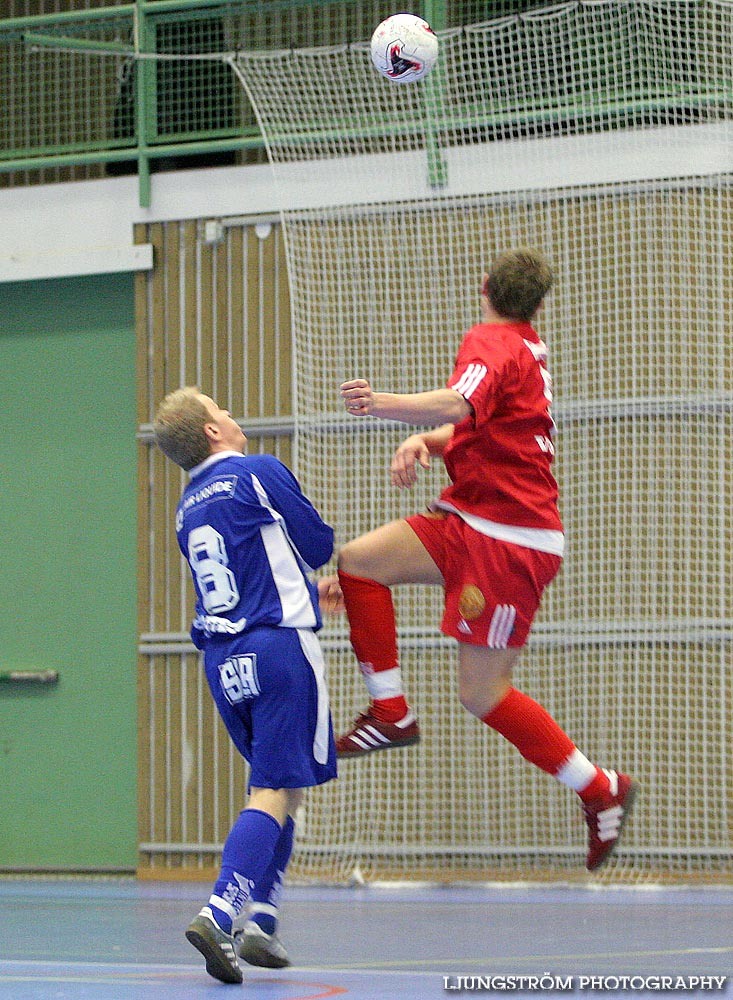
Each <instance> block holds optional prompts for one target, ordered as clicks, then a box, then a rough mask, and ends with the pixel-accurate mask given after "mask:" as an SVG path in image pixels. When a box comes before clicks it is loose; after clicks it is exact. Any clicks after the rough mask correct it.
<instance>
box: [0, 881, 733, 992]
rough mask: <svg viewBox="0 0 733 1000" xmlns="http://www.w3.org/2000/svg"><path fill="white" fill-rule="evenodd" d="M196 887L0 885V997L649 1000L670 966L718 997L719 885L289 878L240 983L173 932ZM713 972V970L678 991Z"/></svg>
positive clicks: (729, 893)
mask: <svg viewBox="0 0 733 1000" xmlns="http://www.w3.org/2000/svg"><path fill="white" fill-rule="evenodd" d="M207 894H208V886H207V885H202V884H195V883H182V884H178V883H163V882H161V883H149V882H137V881H134V880H132V879H131V880H109V881H100V880H89V881H78V880H63V879H53V880H47V881H46V880H33V881H28V882H26V881H23V880H20V879H17V878H13V879H6V880H3V879H0V1000H172V998H175V1000H201V998H214V997H220V998H222V997H224V996H231V997H240V998H241V1000H317V998H326V997H338V996H340V997H344V998H346V1000H432V998H435V997H443V998H450V997H452V996H455V997H458V998H465V997H467V996H468V995H471V994H473V995H479V994H481V993H483V994H484V995H486V994H487V993H500V992H505V991H506V987H507V985H508V984H513V985H512V988H511V993H512V995H513V996H515V997H520V996H532V997H538V996H540V995H541V994H542V993H543V992H560V993H567V994H569V995H573V996H585V995H588V996H592V995H598V997H599V1000H600V998H604V1000H609V998H611V997H616V996H618V997H621V996H625V997H629V996H634V997H642V996H643V997H647V996H649V997H651V996H655V997H659V996H660V989H659V986H660V985H662V986H664V980H663V979H662V978H661V977H670V978H673V979H675V985H676V986H677V987H678V991H677V992H676V993H675V996H676V997H678V996H680V995H681V991H680V990H679V986H680V983H679V982H677V981H676V977H678V976H680V977H687V978H686V980H685V985H686V986H687V989H686V990H685V991H684V995H685V996H697V995H703V994H704V995H706V996H710V995H711V994H712V995H717V996H727V997H728V998H729V1000H733V885H732V886H730V887H728V888H723V889H721V888H706V889H679V888H671V889H655V888H648V887H646V888H635V889H634V888H629V889H616V888H613V889H610V888H603V889H585V888H565V887H558V888H555V887H552V888H547V887H541V888H515V887H506V888H504V887H500V888H495V887H485V888H484V887H472V888H468V887H458V888H443V887H437V888H434V889H427V888H399V889H398V888H394V889H393V888H375V887H365V888H361V887H360V888H352V889H346V888H344V889H339V888H305V887H298V886H293V887H289V888H288V889H287V892H286V898H285V901H284V915H283V922H282V928H281V931H282V937H283V938H284V940H285V943H286V945H287V948H288V950H289V952H290V956H291V959H292V960H293V963H294V964H293V966H292V967H291V968H289V969H284V970H282V971H270V970H266V969H254V968H252V967H250V966H244V973H245V979H244V983H243V984H242V985H241V986H225V985H223V984H221V983H218V982H217V981H215V980H213V979H211V978H210V977H209V976H207V975H206V972H205V971H204V967H203V961H202V960H201V957H200V956H199V954H198V953H197V952H196V951H195V950H194V949H193V948H192V947H191V946H190V945H189V944H188V942H187V941H186V940H185V938H184V936H183V931H184V930H185V928H186V926H187V924H188V922H189V921H190V919H191V917H192V916H193V915H195V913H196V912H197V910H198V908H199V906H200V905H201V904H202V903H203V902H204V901H205V898H206V896H207ZM552 976H555V977H559V980H558V983H557V985H558V989H556V990H549V989H548V986H549V985H551V979H550V978H549V977H552ZM584 976H585V977H596V980H595V987H594V986H593V984H592V983H590V984H589V983H588V982H587V980H584V979H582V977H584ZM716 976H717V977H727V978H726V980H725V981H724V982H722V983H721V982H718V981H714V982H711V983H709V984H707V985H709V986H710V988H709V989H705V990H702V989H698V988H693V987H696V981H695V977H710V979H711V980H712V977H716ZM457 977H477V978H473V979H470V978H469V979H464V980H462V981H461V980H460V979H458V978H457ZM520 977H524V978H520ZM529 977H534V981H532V980H531V979H530V978H529ZM620 977H628V978H627V980H626V982H624V981H623V980H622V979H621V978H620ZM617 980H618V982H617ZM502 984H504V985H503V986H502ZM698 985H699V984H698ZM703 985H706V984H705V983H703ZM459 987H460V988H459ZM533 987H534V988H533Z"/></svg>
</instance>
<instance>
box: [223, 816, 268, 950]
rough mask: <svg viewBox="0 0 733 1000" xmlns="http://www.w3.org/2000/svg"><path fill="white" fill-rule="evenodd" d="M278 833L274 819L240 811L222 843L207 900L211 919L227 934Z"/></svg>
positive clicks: (259, 874) (262, 872) (266, 859)
mask: <svg viewBox="0 0 733 1000" xmlns="http://www.w3.org/2000/svg"><path fill="white" fill-rule="evenodd" d="M281 832H282V831H281V827H280V824H279V823H278V822H277V820H276V819H275V818H274V816H270V814H269V813H265V812H262V811H261V810H259V809H243V810H242V812H241V813H240V814H239V816H238V817H237V821H236V822H235V824H234V826H233V827H232V829H231V831H230V833H229V836H228V837H227V839H226V843H225V844H224V851H223V853H222V858H221V872H220V873H219V878H218V879H217V880H216V884H215V885H214V890H213V892H212V894H211V896H210V898H209V907H210V908H211V912H212V914H213V916H214V920H216V922H217V924H218V925H219V926H220V927H221V929H222V930H223V931H225V932H226V933H227V934H231V932H232V921H233V920H234V918H235V917H236V916H237V915H238V914H239V912H240V911H241V910H242V908H243V907H244V905H245V904H246V903H247V901H248V900H249V898H250V895H251V893H252V889H253V887H254V886H255V885H256V884H257V883H258V882H259V881H260V879H262V877H263V875H264V873H265V872H266V871H267V868H268V867H269V865H270V863H271V861H272V856H273V853H274V851H275V847H276V845H277V843H278V841H279V840H280V834H281Z"/></svg>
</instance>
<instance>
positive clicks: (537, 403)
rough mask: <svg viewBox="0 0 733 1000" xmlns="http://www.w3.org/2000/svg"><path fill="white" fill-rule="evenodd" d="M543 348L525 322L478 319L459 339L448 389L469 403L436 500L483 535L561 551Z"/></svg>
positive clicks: (448, 449)
mask: <svg viewBox="0 0 733 1000" xmlns="http://www.w3.org/2000/svg"><path fill="white" fill-rule="evenodd" d="M546 358H547V348H546V347H545V345H544V344H543V343H542V341H541V340H540V338H539V337H538V336H537V333H536V332H535V330H534V329H533V328H532V326H530V324H529V323H522V322H516V323H510V324H501V323H491V324H489V323H479V324H478V325H477V326H474V327H472V328H471V329H470V330H469V331H468V333H467V334H466V335H465V337H464V338H463V342H462V343H461V346H460V348H459V350H458V356H457V358H456V364H455V369H454V371H453V374H452V375H451V377H450V379H449V380H448V383H447V384H448V388H450V389H455V390H456V391H457V392H459V393H460V394H461V395H462V396H463V397H464V399H465V400H466V401H467V402H468V403H470V405H471V406H472V407H473V411H474V412H473V414H469V416H467V417H465V418H464V419H463V420H462V421H461V422H460V423H458V424H456V426H455V429H454V432H453V436H452V438H451V440H450V442H449V444H448V446H447V447H446V450H445V453H444V455H443V459H444V461H445V466H446V469H447V470H448V474H449V476H450V478H451V485H450V486H448V487H446V489H445V490H443V492H442V493H441V495H440V498H439V500H438V501H436V503H435V506H436V507H440V508H443V509H448V510H453V511H455V512H456V513H458V514H460V515H461V517H463V518H464V520H466V521H467V522H468V523H469V524H471V525H472V527H474V528H476V529H477V530H478V531H481V532H482V533H483V534H486V535H491V536H492V537H495V538H501V539H503V540H504V541H510V542H515V543H516V544H518V545H524V546H526V547H528V548H535V549H539V550H541V551H544V552H554V553H555V554H557V555H562V553H563V535H562V522H561V520H560V514H559V512H558V508H557V494H558V491H557V483H556V482H555V478H554V476H553V474H552V471H551V466H552V460H553V457H554V453H555V448H554V444H553V438H554V434H555V424H554V423H553V420H552V416H551V414H550V404H551V402H552V380H551V378H550V375H549V372H548V371H547V368H546V364H545V362H546Z"/></svg>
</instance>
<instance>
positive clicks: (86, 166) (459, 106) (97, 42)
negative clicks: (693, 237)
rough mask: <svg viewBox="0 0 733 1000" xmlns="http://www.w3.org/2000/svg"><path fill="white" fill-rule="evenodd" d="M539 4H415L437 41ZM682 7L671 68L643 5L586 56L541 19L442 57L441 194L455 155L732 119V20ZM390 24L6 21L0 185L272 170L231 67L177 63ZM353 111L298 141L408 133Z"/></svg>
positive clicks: (370, 7)
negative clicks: (59, 176)
mask: <svg viewBox="0 0 733 1000" xmlns="http://www.w3.org/2000/svg"><path fill="white" fill-rule="evenodd" d="M82 2H86V0H70V4H71V3H82ZM110 3H111V0H110ZM542 5H543V3H542V0H532V2H526V0H525V2H521V0H494V2H491V3H481V2H479V0H456V2H451V3H448V2H447V0H414V2H412V3H411V4H410V5H409V6H410V7H411V9H412V10H414V11H415V12H416V13H419V14H422V15H423V16H424V17H425V18H426V19H427V20H429V21H430V23H431V24H432V25H433V27H434V28H435V29H436V30H438V31H439V30H441V29H443V28H451V27H455V26H457V25H461V24H471V23H475V22H486V21H489V20H491V19H492V18H496V17H497V16H499V15H501V16H502V17H503V16H504V15H506V14H517V13H519V12H520V11H526V10H527V9H529V8H537V7H540V6H542ZM569 6H570V7H572V5H569ZM578 6H579V7H581V6H582V5H578ZM588 6H589V7H593V9H596V8H595V7H594V5H588ZM699 6H700V11H701V15H700V16H702V14H704V13H705V11H704V10H703V8H704V6H705V5H703V4H700V5H699ZM683 7H684V9H686V7H687V5H682V6H681V7H680V8H679V9H680V11H681V14H680V17H679V19H675V18H673V17H670V18H668V19H667V20H668V21H669V23H667V20H664V21H660V23H659V24H658V25H655V27H654V32H655V34H654V45H655V47H657V48H659V49H660V52H661V56H660V57H659V58H660V60H661V61H660V62H659V65H657V64H656V62H655V61H654V59H653V58H652V56H653V52H650V51H648V50H647V49H648V46H647V49H645V48H644V46H640V47H639V51H638V52H637V53H636V56H634V52H635V51H636V50H635V46H634V45H632V44H631V43H630V36H629V31H630V30H632V29H630V28H629V24H628V23H626V21H624V20H623V18H622V14H623V12H624V11H628V10H632V11H633V10H634V9H635V8H633V5H614V4H608V5H602V6H601V7H599V8H598V9H599V10H605V11H606V12H607V15H608V24H607V30H605V31H604V32H603V34H602V35H601V36H600V41H599V36H595V37H594V39H591V40H590V42H589V40H588V38H587V37H586V34H587V33H586V32H585V29H584V22H583V20H582V18H580V19H579V20H578V22H577V24H575V25H572V24H571V25H570V26H568V25H567V24H565V23H564V25H563V30H562V32H561V33H559V34H558V35H557V37H554V36H553V34H552V31H553V24H554V23H555V18H554V17H552V16H551V17H549V18H547V17H546V16H545V14H544V12H543V14H542V16H541V18H539V19H538V20H537V22H536V23H537V25H539V29H538V30H540V29H541V31H542V32H544V34H542V36H540V35H539V34H534V35H533V31H534V28H533V26H532V20H533V19H532V18H527V19H520V18H506V19H505V20H506V21H508V22H511V23H509V24H508V26H507V25H504V26H503V27H499V28H498V30H499V31H505V34H504V35H502V36H501V38H500V41H499V42H497V41H496V39H497V38H499V36H498V35H497V36H496V37H495V38H493V39H492V40H484V43H483V46H482V48H481V50H480V53H475V54H471V51H470V49H469V47H468V45H466V47H465V48H464V49H462V59H463V62H462V64H461V65H460V67H459V71H454V72H452V73H448V72H447V71H446V67H445V65H444V60H441V61H439V63H438V66H437V67H436V69H435V70H434V71H433V74H431V77H430V78H429V79H428V80H427V81H426V84H425V88H424V97H425V112H426V115H427V128H426V152H427V158H428V172H429V179H430V183H431V184H433V185H434V186H435V187H440V186H442V185H444V184H445V183H446V179H447V174H446V162H445V157H444V150H445V148H446V147H448V146H451V145H465V144H467V143H471V142H482V141H491V140H496V139H506V138H513V137H518V136H542V135H552V134H580V133H585V132H589V131H605V130H613V129H617V128H638V127H641V126H645V125H660V124H683V123H697V122H703V121H721V120H725V119H730V118H731V117H733V82H732V80H731V72H730V65H731V59H732V58H733V57H732V56H731V53H730V50H731V43H730V38H731V37H733V23H732V21H733V15H732V14H731V11H732V10H733V8H730V7H728V6H720V7H718V6H716V7H715V8H714V10H713V9H712V8H711V11H712V13H710V12H709V16H708V21H706V22H705V23H706V24H707V29H706V30H707V32H708V34H707V35H706V36H705V39H706V40H705V44H702V42H700V41H699V40H697V41H696V37H697V36H694V35H693V34H691V32H690V31H689V30H687V29H688V26H687V24H686V22H685V20H684V9H683ZM638 9H639V10H642V11H643V10H646V6H645V5H640V6H639V8H638ZM669 9H670V11H672V12H673V13H674V12H675V11H677V9H678V8H677V7H676V6H675V5H670V8H669ZM713 13H714V18H713ZM383 14H384V4H383V0H134V2H120V3H118V4H117V5H109V4H107V5H102V6H98V7H94V8H92V9H87V8H84V9H73V10H67V11H64V12H55V13H51V14H41V15H37V16H35V17H22V18H20V17H18V18H11V19H6V20H0V93H2V94H3V101H2V102H0V183H2V182H3V181H9V182H11V183H13V182H19V183H28V182H29V178H26V177H24V176H23V175H24V174H25V173H30V174H33V177H32V178H30V180H35V179H38V177H39V175H41V174H43V172H44V171H54V170H55V171H56V172H57V173H58V172H61V171H67V170H68V169H69V168H75V169H76V170H77V171H79V170H82V171H84V170H88V171H93V170H94V169H97V170H100V169H103V170H104V171H105V172H107V173H110V174H116V173H121V172H123V171H124V172H128V173H133V172H134V173H137V176H138V179H139V199H140V203H141V205H143V206H147V205H149V204H150V193H151V172H153V171H155V170H156V169H165V168H166V167H171V166H179V165H186V164H188V165H191V166H193V165H204V163H206V164H210V163H214V162H219V163H221V162H251V161H261V160H263V159H264V143H263V139H262V136H261V134H260V131H259V128H258V125H257V121H256V118H255V114H254V111H253V109H252V108H251V106H250V104H249V101H248V99H247V96H246V94H245V91H244V88H243V87H241V86H240V85H239V83H238V81H237V79H236V76H235V74H234V73H233V72H232V70H231V68H230V66H228V65H227V64H226V63H225V62H224V61H223V60H222V59H219V60H216V59H214V60H212V59H209V60H204V59H195V58H194V59H186V60H180V59H165V56H166V55H168V56H180V55H188V56H194V57H195V56H202V55H205V54H211V53H220V54H221V53H227V52H234V51H257V50H264V49H267V50H274V51H280V50H282V49H296V48H312V47H314V46H321V45H336V46H338V45H341V44H343V43H345V42H353V41H359V40H362V41H363V40H366V39H368V38H369V36H370V34H371V31H372V30H373V28H374V25H375V24H376V23H378V21H379V20H380V19H381V17H382V16H383ZM617 14H618V21H617V20H616V15H617ZM711 18H712V19H711ZM708 22H709V23H708ZM497 23H498V22H497ZM525 29H526V30H525ZM492 30H493V25H492ZM708 35H709V37H708ZM468 37H469V36H467V38H468ZM470 37H475V34H474V35H471V36H470ZM700 37H703V36H702V35H701V36H700ZM537 45H539V47H540V51H541V58H538V57H537V53H536V52H535V49H534V48H533V46H537ZM632 50H633V51H632ZM655 51H656V48H655ZM146 55H149V56H150V57H151V58H145V56H146ZM161 55H162V56H163V59H160V58H159V56H161ZM530 65H531V66H532V67H533V73H534V74H535V75H534V76H532V77H531V78H530V79H529V82H528V81H527V79H525V75H526V74H524V72H523V70H524V68H525V67H527V66H530ZM471 74H475V75H476V80H475V81H474V84H475V85H473V87H472V86H471V82H472V77H471ZM482 81H483V82H485V81H490V82H491V84H492V87H491V88H487V87H485V86H484V83H483V82H482ZM489 89H490V90H491V97H490V99H489V98H488V97H487V93H488V90H489ZM340 114H341V112H340V110H339V107H338V106H336V107H335V108H334V109H329V111H328V114H327V115H326V117H325V118H324V116H323V115H320V114H316V113H314V114H313V115H312V118H313V120H312V121H311V120H308V119H307V118H305V117H304V118H301V119H300V120H299V123H298V133H297V135H295V136H288V137H287V139H288V141H289V142H300V143H304V144H307V143H312V144H313V146H314V148H315V149H317V148H318V145H319V143H326V144H327V142H328V140H329V138H330V137H331V136H332V135H333V134H334V133H335V132H338V133H339V134H343V130H344V129H354V138H355V139H357V140H358V142H359V143H362V144H363V146H364V148H365V149H376V148H378V143H379V141H380V139H382V138H384V139H385V140H389V137H390V136H391V135H394V134H398V135H399V133H400V131H401V130H403V129H404V124H405V123H404V121H403V120H401V119H400V120H397V118H396V117H395V116H394V114H392V113H391V112H389V113H388V112H387V111H386V110H385V109H384V108H376V109H375V113H374V115H373V116H372V115H371V114H367V115H366V116H363V117H362V119H361V121H360V122H359V124H358V125H356V127H355V126H354V125H353V123H352V122H351V120H350V119H348V118H347V119H344V120H341V118H340ZM370 144H371V145H370ZM305 152H306V153H307V151H305ZM16 175H20V176H19V179H18V178H17V177H16ZM41 179H44V180H45V179H46V178H45V177H43V176H41Z"/></svg>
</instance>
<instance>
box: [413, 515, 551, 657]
mask: <svg viewBox="0 0 733 1000" xmlns="http://www.w3.org/2000/svg"><path fill="white" fill-rule="evenodd" d="M406 520H407V523H408V524H409V525H410V527H411V528H412V530H413V531H414V532H415V534H416V535H417V536H418V538H419V539H420V541H421V542H422V543H423V545H424V546H425V548H426V549H427V550H428V552H429V554H430V557H431V558H432V560H433V562H434V563H435V565H436V566H437V567H438V569H439V570H440V572H441V573H442V574H443V579H444V581H445V612H444V614H443V621H442V622H441V625H440V628H441V631H442V632H445V634H446V635H451V636H453V637H454V638H455V639H458V641H459V642H467V643H469V644H471V645H474V646H488V647H489V648H490V649H506V648H507V647H510V646H513V647H517V646H523V645H524V644H525V643H526V641H527V636H528V635H529V630H530V627H531V625H532V620H533V618H534V616H535V615H536V614H537V609H538V608H539V606H540V600H541V599H542V592H543V590H544V589H545V587H546V586H547V585H548V583H550V581H551V580H552V579H553V577H554V576H555V575H556V574H557V571H558V570H559V569H560V564H561V562H562V559H561V558H560V556H557V555H553V554H552V553H550V552H540V551H538V550H537V549H528V548H525V547H524V546H523V545H514V544H513V543H512V542H502V541H499V540H498V539H497V538H490V537H488V536H487V535H482V534H481V533H480V532H478V531H476V530H475V529H474V528H471V527H469V525H468V524H466V522H465V521H464V520H463V519H462V518H461V517H459V516H458V514H450V513H435V514H415V515H414V516H412V517H408V518H406Z"/></svg>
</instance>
